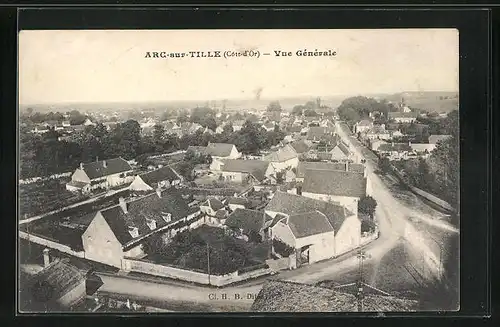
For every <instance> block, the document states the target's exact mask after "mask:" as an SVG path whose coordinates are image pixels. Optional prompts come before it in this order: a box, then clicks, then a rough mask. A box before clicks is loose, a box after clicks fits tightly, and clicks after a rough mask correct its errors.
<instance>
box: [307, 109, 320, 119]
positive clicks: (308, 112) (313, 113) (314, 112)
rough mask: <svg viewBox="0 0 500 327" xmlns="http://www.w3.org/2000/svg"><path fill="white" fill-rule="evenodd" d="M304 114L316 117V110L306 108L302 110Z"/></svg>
mask: <svg viewBox="0 0 500 327" xmlns="http://www.w3.org/2000/svg"><path fill="white" fill-rule="evenodd" d="M304 116H306V117H316V116H318V113H317V112H316V111H314V109H306V110H305V111H304Z"/></svg>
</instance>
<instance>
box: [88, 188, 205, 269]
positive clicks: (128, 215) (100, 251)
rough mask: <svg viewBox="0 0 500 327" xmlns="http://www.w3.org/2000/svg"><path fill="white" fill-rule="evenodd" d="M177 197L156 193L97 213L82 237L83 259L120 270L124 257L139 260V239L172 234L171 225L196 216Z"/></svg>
mask: <svg viewBox="0 0 500 327" xmlns="http://www.w3.org/2000/svg"><path fill="white" fill-rule="evenodd" d="M199 212H200V211H199V208H190V207H189V206H188V204H187V202H186V201H185V200H184V199H183V198H182V196H181V194H179V193H176V192H175V193H174V192H171V191H170V192H169V193H166V194H162V193H161V192H160V191H158V192H156V193H153V194H150V195H147V196H144V197H141V198H139V199H136V200H133V201H128V202H127V201H125V199H123V198H120V199H119V202H118V205H114V206H111V207H109V208H106V209H103V210H100V211H98V212H97V213H96V214H94V216H93V217H91V222H90V224H89V225H88V226H87V227H86V229H85V231H84V232H83V234H82V236H81V237H82V243H83V250H84V251H85V258H86V259H89V260H92V261H96V262H101V263H104V264H107V265H110V266H114V267H118V268H122V261H121V259H122V258H124V257H141V256H142V255H143V251H142V247H141V243H142V242H143V240H144V239H145V238H146V237H148V236H150V235H152V234H155V233H158V232H161V231H168V232H169V233H171V234H173V233H175V232H172V231H173V230H175V223H177V222H178V221H180V220H185V221H187V220H191V219H194V218H196V217H197V216H199Z"/></svg>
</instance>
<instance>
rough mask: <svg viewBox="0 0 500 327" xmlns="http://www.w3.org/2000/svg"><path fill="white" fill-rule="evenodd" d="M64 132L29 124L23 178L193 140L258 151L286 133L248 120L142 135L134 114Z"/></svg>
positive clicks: (160, 128)
mask: <svg viewBox="0 0 500 327" xmlns="http://www.w3.org/2000/svg"><path fill="white" fill-rule="evenodd" d="M59 136H60V134H59V133H58V132H56V131H54V130H51V131H49V132H47V133H45V134H43V135H37V134H32V133H30V132H29V128H24V129H22V130H21V133H20V156H21V157H20V165H21V167H20V174H21V178H23V179H24V178H29V177H36V176H48V175H51V174H55V173H61V172H67V171H72V170H73V169H75V167H77V166H78V165H79V164H80V162H90V161H93V160H96V158H97V157H98V158H100V159H109V158H116V157H122V158H125V159H127V160H130V159H136V158H138V157H139V156H141V157H142V158H144V157H146V156H148V155H152V154H158V153H166V152H173V151H177V150H183V149H187V147H188V146H190V145H195V146H206V145H208V143H209V142H212V143H217V142H219V143H232V144H235V145H236V147H237V148H238V150H239V151H241V152H243V153H258V152H259V151H260V150H262V149H266V148H269V147H271V146H273V145H276V144H278V143H279V142H280V141H281V140H283V138H284V137H285V134H284V133H283V132H281V131H280V130H279V129H276V130H275V131H269V132H268V131H266V130H265V129H263V128H262V127H261V126H259V125H257V124H254V123H252V122H249V121H247V122H246V123H245V125H244V126H243V128H242V129H241V130H239V131H236V132H235V131H233V130H232V127H231V125H228V126H226V127H225V129H224V132H222V133H221V134H213V135H212V134H209V133H204V132H203V130H201V129H200V130H198V131H197V132H196V133H193V134H186V135H183V136H181V137H179V136H177V135H176V134H169V133H167V132H166V131H165V128H164V127H163V126H162V125H156V126H155V127H154V130H153V134H152V135H145V136H143V135H141V127H140V125H139V123H138V122H137V121H135V120H128V121H126V122H124V123H118V124H117V125H116V126H115V127H114V128H113V129H112V130H110V131H108V130H107V129H106V127H105V126H104V125H103V124H101V123H99V124H96V125H95V126H87V127H86V128H85V129H84V130H83V131H81V132H78V133H75V134H74V135H72V136H71V138H70V139H69V140H59V139H58V137H59Z"/></svg>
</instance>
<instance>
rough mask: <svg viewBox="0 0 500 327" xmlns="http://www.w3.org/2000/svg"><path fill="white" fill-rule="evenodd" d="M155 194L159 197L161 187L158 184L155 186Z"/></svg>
mask: <svg viewBox="0 0 500 327" xmlns="http://www.w3.org/2000/svg"><path fill="white" fill-rule="evenodd" d="M156 195H158V197H159V198H160V199H161V188H160V186H158V187H157V188H156Z"/></svg>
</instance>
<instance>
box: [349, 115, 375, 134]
mask: <svg viewBox="0 0 500 327" xmlns="http://www.w3.org/2000/svg"><path fill="white" fill-rule="evenodd" d="M372 127H373V122H372V121H371V120H367V119H364V120H361V121H359V122H357V123H356V124H354V127H353V131H354V133H356V134H357V133H360V132H364V131H367V130H369V129H371V128H372Z"/></svg>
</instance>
